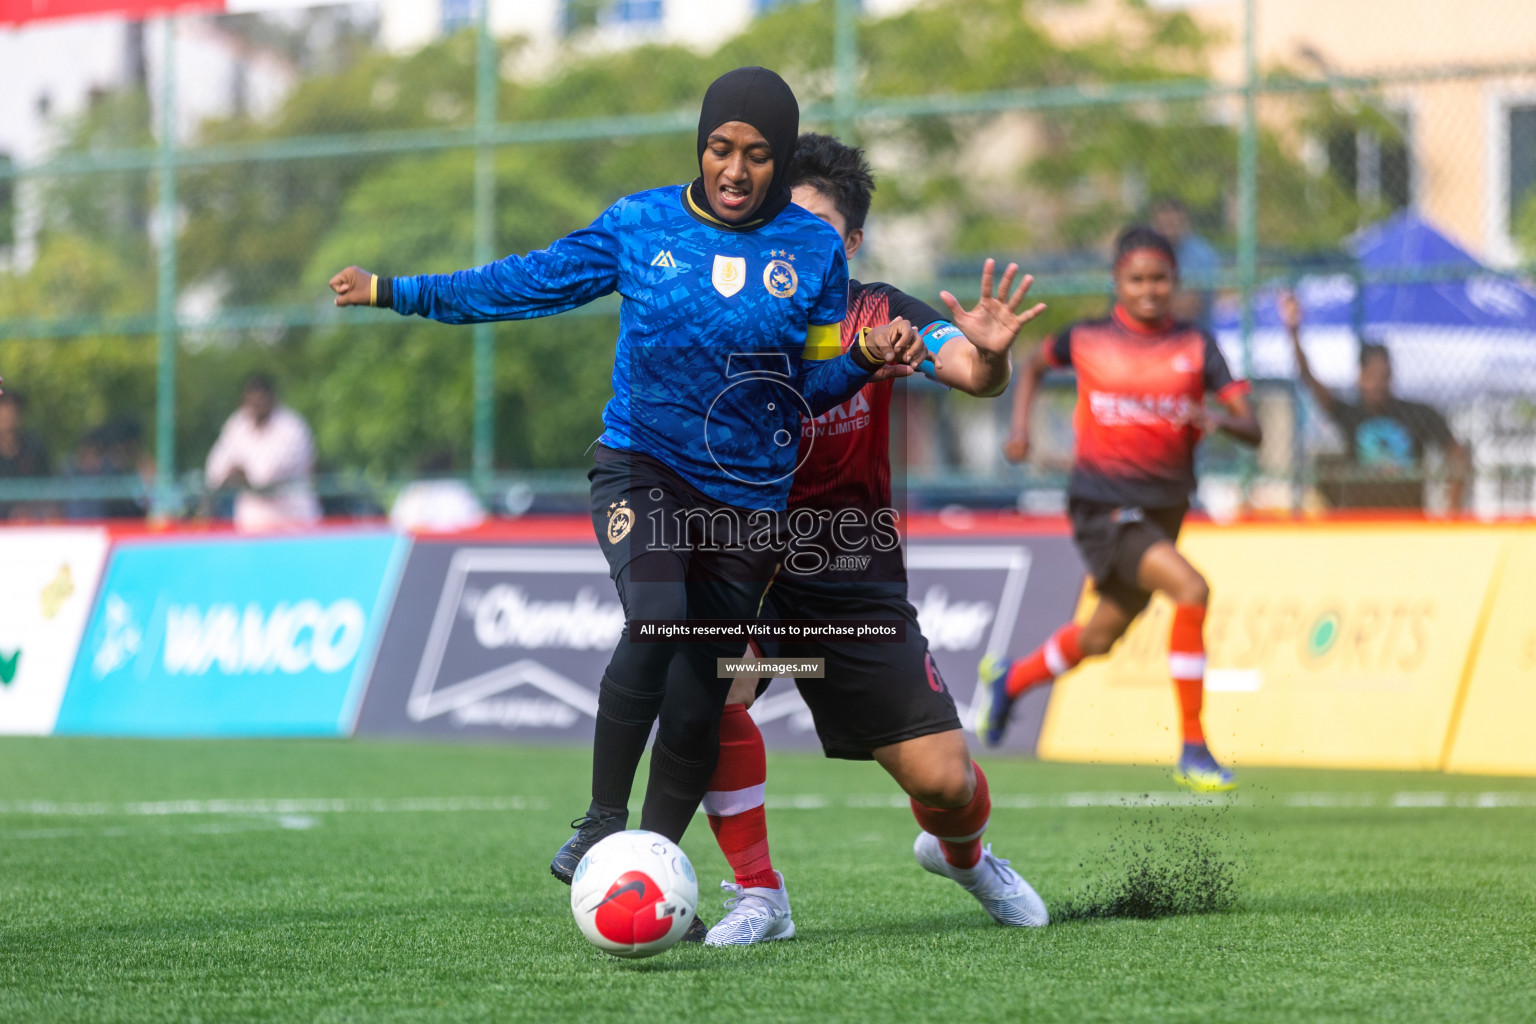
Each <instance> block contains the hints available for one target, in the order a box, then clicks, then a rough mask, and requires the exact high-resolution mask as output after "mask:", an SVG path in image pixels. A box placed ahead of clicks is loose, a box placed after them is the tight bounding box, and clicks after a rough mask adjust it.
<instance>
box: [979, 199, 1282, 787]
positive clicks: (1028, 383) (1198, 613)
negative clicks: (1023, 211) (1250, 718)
mask: <svg viewBox="0 0 1536 1024" xmlns="http://www.w3.org/2000/svg"><path fill="white" fill-rule="evenodd" d="M1114 280H1115V306H1114V309H1113V310H1112V311H1111V313H1110V315H1109V316H1107V317H1104V318H1103V319H1100V320H1090V321H1087V322H1084V323H1078V324H1073V325H1071V326H1070V327H1067V328H1066V329H1065V330H1063V331H1061V332H1060V333H1059V334H1057V335H1056V336H1055V337H1052V338H1047V339H1046V342H1045V345H1044V347H1043V348H1041V349H1040V350H1039V351H1037V352H1036V353H1035V356H1034V358H1033V359H1032V360H1031V361H1030V363H1029V365H1028V367H1026V368H1025V371H1024V372H1023V373H1022V374H1021V375H1020V379H1019V383H1018V391H1017V393H1016V395H1015V398H1014V406H1013V429H1012V432H1011V434H1010V436H1009V439H1008V444H1007V448H1006V449H1005V450H1006V453H1007V456H1008V458H1010V459H1012V460H1013V461H1015V462H1017V461H1018V460H1020V459H1023V458H1025V457H1026V456H1027V455H1028V454H1029V414H1030V408H1031V406H1032V405H1033V403H1034V397H1035V394H1036V392H1037V391H1038V389H1039V385H1040V380H1041V378H1043V377H1044V376H1045V374H1046V372H1047V371H1048V370H1050V369H1051V368H1053V367H1055V368H1066V367H1069V366H1070V367H1072V368H1073V369H1074V370H1076V371H1077V413H1076V416H1075V421H1074V425H1075V427H1076V431H1077V452H1076V458H1075V459H1074V461H1073V464H1072V480H1071V483H1070V484H1069V485H1068V488H1067V497H1068V510H1069V513H1070V515H1071V518H1072V539H1073V541H1074V542H1076V544H1077V549H1078V551H1079V552H1080V553H1081V554H1082V556H1083V561H1084V562H1086V563H1087V565H1088V569H1089V571H1090V572H1091V573H1092V574H1093V582H1094V587H1095V589H1097V591H1098V595H1099V602H1098V605H1097V606H1096V607H1095V608H1094V610H1093V614H1092V616H1090V617H1089V619H1088V622H1087V623H1086V624H1084V625H1081V626H1079V625H1078V624H1077V623H1075V622H1068V623H1067V624H1065V625H1063V626H1062V627H1061V628H1059V629H1057V630H1056V632H1055V633H1053V634H1052V635H1051V638H1050V639H1049V640H1047V641H1046V642H1045V644H1044V645H1042V646H1041V647H1040V648H1039V649H1037V650H1036V651H1034V652H1033V653H1032V654H1030V655H1028V656H1027V657H1024V658H1020V659H1018V660H1017V661H1012V662H1009V661H1003V660H999V659H996V658H993V657H991V656H990V655H989V656H988V657H986V658H983V659H982V662H981V665H980V666H979V669H978V672H979V675H980V682H981V685H982V687H983V689H984V690H985V695H984V697H983V700H982V706H981V712H980V713H979V714H978V716H977V723H976V731H977V733H978V734H980V736H981V738H982V741H983V742H984V743H986V744H987V745H988V746H996V745H997V744H998V743H1000V742H1001V741H1002V738H1003V732H1004V730H1005V729H1006V728H1007V726H1008V718H1009V716H1010V714H1011V713H1012V711H1013V705H1014V702H1015V701H1016V700H1018V698H1019V697H1020V696H1022V695H1023V693H1024V692H1025V691H1026V690H1028V689H1029V688H1030V687H1032V686H1038V685H1041V684H1043V683H1048V682H1050V681H1052V680H1053V679H1055V678H1057V677H1059V676H1061V675H1063V674H1065V673H1066V672H1069V671H1071V670H1072V668H1073V667H1075V666H1076V665H1077V664H1078V663H1079V662H1080V661H1082V660H1083V659H1084V658H1091V657H1095V656H1098V655H1102V654H1107V653H1108V652H1109V649H1110V648H1111V647H1113V646H1114V644H1115V641H1117V640H1119V639H1120V637H1122V636H1124V635H1125V631H1126V630H1127V629H1129V628H1130V625H1131V623H1132V622H1133V621H1135V619H1136V616H1138V615H1140V614H1141V613H1142V611H1143V610H1144V609H1145V608H1146V607H1147V602H1149V601H1150V600H1151V599H1152V593H1153V591H1162V592H1163V594H1164V595H1166V596H1167V597H1168V598H1169V599H1170V600H1171V601H1172V602H1173V630H1172V633H1171V635H1170V636H1169V638H1168V670H1169V673H1170V674H1171V675H1172V676H1173V682H1174V691H1175V695H1176V697H1177V699H1178V705H1179V711H1180V720H1181V723H1182V728H1183V738H1184V745H1183V752H1182V753H1181V754H1180V756H1179V764H1178V768H1177V770H1176V771H1175V772H1174V775H1173V777H1174V781H1176V782H1178V783H1179V784H1180V785H1184V786H1188V787H1189V788H1191V789H1194V790H1197V791H1201V792H1214V791H1219V790H1227V789H1232V788H1233V787H1234V786H1236V785H1237V783H1236V782H1235V781H1234V779H1233V776H1232V773H1231V772H1230V771H1229V770H1227V769H1226V768H1223V767H1222V766H1221V765H1220V764H1218V763H1217V762H1216V759H1215V758H1214V757H1213V756H1212V755H1211V751H1210V748H1208V747H1207V746H1206V743H1205V733H1204V729H1203V726H1202V723H1201V720H1200V711H1201V708H1202V706H1203V704H1204V694H1205V610H1206V606H1207V605H1208V604H1209V603H1210V599H1211V588H1210V586H1209V585H1208V584H1207V583H1206V582H1205V577H1204V576H1202V575H1200V572H1199V570H1197V569H1196V568H1195V567H1194V566H1192V565H1190V564H1189V562H1188V561H1186V560H1185V558H1184V556H1183V555H1182V554H1180V553H1179V550H1178V548H1177V547H1175V546H1174V542H1175V541H1176V540H1178V536H1179V528H1180V526H1181V525H1182V524H1183V522H1184V516H1185V514H1186V513H1187V512H1188V511H1189V496H1190V494H1191V493H1192V492H1193V491H1194V489H1195V446H1196V445H1198V444H1199V443H1200V439H1201V437H1203V436H1204V435H1206V434H1208V433H1210V432H1211V431H1213V430H1220V431H1221V432H1222V433H1224V434H1227V435H1229V436H1231V437H1234V438H1236V439H1237V440H1239V441H1241V442H1243V443H1244V444H1250V445H1255V446H1256V445H1258V443H1259V441H1260V438H1261V431H1260V430H1259V421H1258V420H1257V419H1256V418H1255V417H1254V415H1253V410H1252V408H1251V407H1250V406H1249V403H1248V392H1249V390H1250V389H1249V386H1248V382H1247V381H1243V380H1235V379H1233V377H1232V371H1231V370H1229V369H1228V368H1227V361H1226V359H1224V358H1223V357H1222V355H1221V350H1220V349H1219V348H1217V347H1216V339H1214V338H1212V337H1211V336H1210V334H1209V333H1207V332H1206V331H1202V330H1200V329H1199V328H1198V327H1196V326H1194V325H1193V324H1190V323H1187V322H1183V321H1180V320H1178V319H1177V318H1175V317H1174V315H1173V296H1174V292H1175V289H1177V287H1178V280H1179V262H1178V258H1177V257H1176V256H1175V255H1174V250H1173V244H1172V243H1171V242H1169V241H1168V239H1166V238H1164V237H1163V236H1162V235H1160V234H1158V233H1157V232H1155V231H1153V230H1152V229H1151V228H1148V227H1143V226H1141V225H1136V226H1133V227H1129V228H1126V229H1125V230H1124V231H1122V232H1120V237H1119V238H1118V239H1117V240H1116V242H1115V275H1114ZM1207 393H1211V394H1214V395H1215V397H1216V401H1217V402H1219V403H1220V404H1221V405H1222V407H1223V411H1222V412H1220V413H1214V412H1210V411H1208V410H1207V409H1206V405H1205V400H1206V395H1207Z"/></svg>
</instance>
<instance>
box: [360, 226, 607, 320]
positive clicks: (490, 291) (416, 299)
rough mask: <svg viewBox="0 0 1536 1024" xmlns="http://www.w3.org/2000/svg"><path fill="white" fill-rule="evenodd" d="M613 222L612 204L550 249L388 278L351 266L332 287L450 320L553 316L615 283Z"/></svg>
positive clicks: (373, 302)
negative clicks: (445, 271) (448, 270)
mask: <svg viewBox="0 0 1536 1024" xmlns="http://www.w3.org/2000/svg"><path fill="white" fill-rule="evenodd" d="M616 220H617V218H616V215H615V213H614V208H612V207H610V208H609V209H608V210H607V211H605V212H604V213H603V215H602V216H601V217H599V218H598V219H597V220H596V221H594V222H593V223H592V224H591V225H590V226H588V227H585V228H582V229H581V230H580V231H575V232H572V233H571V234H569V235H566V236H565V237H564V238H561V239H559V240H557V241H555V242H554V243H553V244H551V245H550V246H549V247H548V248H545V249H536V250H534V251H533V252H530V253H529V254H528V255H526V256H515V255H514V256H508V257H506V258H505V259H500V260H497V261H496V262H494V263H487V264H486V265H485V266H483V267H474V268H471V269H469V270H459V271H455V272H453V273H451V274H422V275H419V276H415V277H383V276H380V275H378V274H372V273H369V272H368V271H366V270H363V269H362V268H361V267H348V268H347V269H345V270H343V271H341V272H340V273H338V274H336V276H334V277H332V278H331V281H330V285H331V291H333V292H335V293H336V305H338V306H381V307H384V308H386V309H393V310H394V311H395V312H396V313H399V314H401V315H402V316H411V315H415V316H423V317H426V318H428V319H430V320H437V321H440V322H442V323H445V324H473V323H485V322H488V321H493V320H526V319H531V318H533V317H540V316H551V315H553V314H555V313H563V312H565V311H567V310H571V309H575V308H576V307H577V306H581V305H585V304H586V303H588V302H591V301H592V300H593V299H596V298H599V297H601V296H603V295H607V294H608V293H609V292H612V291H613V290H614V289H615V288H617V287H618V281H619V241H618V238H617V233H616V231H615V229H614V223H615V221H616Z"/></svg>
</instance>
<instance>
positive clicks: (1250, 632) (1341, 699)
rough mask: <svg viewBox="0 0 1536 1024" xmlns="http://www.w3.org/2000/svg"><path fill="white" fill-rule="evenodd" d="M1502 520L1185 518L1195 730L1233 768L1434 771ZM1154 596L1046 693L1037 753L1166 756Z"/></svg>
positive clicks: (1160, 615) (1159, 607)
mask: <svg viewBox="0 0 1536 1024" xmlns="http://www.w3.org/2000/svg"><path fill="white" fill-rule="evenodd" d="M1510 536H1511V533H1510V531H1509V530H1507V529H1502V528H1495V527H1479V526H1449V525H1436V524H1401V525H1399V524H1382V523H1372V524H1339V525H1326V526H1319V525H1307V526H1300V525H1297V526H1292V525H1285V526H1280V525H1273V526H1271V525H1244V526H1236V527H1217V526H1211V525H1203V524H1194V525H1191V526H1190V528H1189V529H1188V530H1187V531H1186V532H1185V534H1184V535H1183V536H1182V537H1181V539H1180V541H1179V547H1180V549H1181V550H1182V551H1183V552H1184V553H1185V555H1186V556H1187V557H1188V558H1189V560H1190V561H1191V562H1193V563H1194V564H1195V566H1197V567H1198V568H1199V569H1200V570H1201V571H1202V572H1203V573H1204V574H1205V576H1206V578H1207V580H1209V581H1210V584H1211V592H1212V598H1211V606H1210V612H1209V613H1208V616H1207V619H1206V651H1207V656H1208V665H1209V668H1208V672H1207V676H1206V697H1205V715H1204V721H1205V731H1206V736H1207V739H1208V740H1209V742H1210V745H1211V749H1212V751H1213V752H1214V753H1215V754H1216V755H1217V757H1218V758H1224V759H1230V760H1231V761H1232V762H1233V763H1234V764H1235V765H1237V766H1241V765H1243V764H1284V765H1315V766H1318V767H1324V766H1327V767H1352V768H1406V769H1437V768H1439V767H1440V766H1441V762H1442V758H1443V756H1444V752H1445V748H1446V742H1447V730H1448V727H1449V726H1450V722H1451V716H1452V712H1453V709H1454V708H1455V707H1456V705H1457V699H1458V694H1459V693H1460V692H1461V690H1462V685H1463V681H1464V678H1465V676H1466V674H1467V672H1468V670H1469V657H1470V654H1471V652H1472V649H1473V642H1474V638H1475V636H1476V634H1477V632H1478V626H1479V623H1480V621H1481V619H1482V617H1483V614H1484V609H1485V604H1486V602H1487V598H1488V594H1489V586H1490V582H1491V581H1492V579H1493V575H1494V570H1495V568H1496V566H1497V565H1498V564H1499V560H1500V557H1501V553H1502V551H1503V549H1504V547H1505V545H1506V542H1507V541H1508V539H1509V538H1510ZM1171 615H1172V609H1171V607H1170V606H1169V604H1168V603H1167V602H1166V601H1165V600H1163V599H1161V598H1159V599H1158V600H1156V601H1154V603H1153V604H1152V606H1151V607H1150V608H1148V610H1147V611H1146V612H1145V613H1144V614H1143V615H1142V616H1141V618H1140V619H1139V620H1138V621H1137V622H1136V623H1135V624H1134V625H1133V626H1132V627H1131V630H1130V632H1128V633H1127V634H1126V636H1125V637H1124V638H1123V639H1122V640H1121V642H1120V643H1119V644H1118V645H1117V646H1116V647H1115V649H1114V650H1113V651H1111V652H1110V654H1109V655H1108V656H1106V657H1104V658H1100V659H1096V660H1093V661H1089V662H1085V663H1084V664H1083V665H1082V666H1080V667H1079V668H1078V669H1077V670H1076V671H1074V672H1072V673H1070V674H1068V675H1067V676H1065V677H1063V678H1062V679H1061V680H1060V681H1058V683H1057V684H1056V687H1055V692H1054V693H1053V695H1052V697H1051V702H1050V706H1049V708H1048V710H1047V712H1046V718H1045V725H1044V729H1043V731H1042V733H1041V736H1040V745H1039V751H1040V756H1041V757H1042V758H1046V759H1054V760H1064V761H1118V762H1127V761H1133V762H1142V763H1158V762H1163V763H1169V762H1172V761H1173V759H1174V758H1175V756H1176V755H1177V753H1178V748H1179V730H1178V714H1177V708H1176V704H1175V698H1174V692H1173V684H1172V682H1171V681H1170V677H1169V674H1168V667H1167V654H1168V632H1169V628H1170V623H1171Z"/></svg>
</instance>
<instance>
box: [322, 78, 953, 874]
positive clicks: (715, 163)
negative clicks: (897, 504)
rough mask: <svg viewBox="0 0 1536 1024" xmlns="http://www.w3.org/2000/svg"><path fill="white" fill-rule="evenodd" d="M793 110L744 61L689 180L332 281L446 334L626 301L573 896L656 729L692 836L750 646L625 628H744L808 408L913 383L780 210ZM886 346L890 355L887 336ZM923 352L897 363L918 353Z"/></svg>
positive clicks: (785, 204)
mask: <svg viewBox="0 0 1536 1024" xmlns="http://www.w3.org/2000/svg"><path fill="white" fill-rule="evenodd" d="M798 130H799V107H798V104H797V103H796V101H795V97H794V93H793V92H791V91H790V88H789V86H788V85H787V84H785V82H784V81H783V79H781V78H780V77H779V76H778V75H776V74H775V73H773V72H772V71H769V70H767V69H765V68H739V69H737V70H735V71H732V72H730V73H728V74H726V75H723V76H721V77H720V78H719V79H717V80H716V81H715V82H714V83H713V84H712V85H711V86H710V87H709V90H708V91H707V93H706V94H705V97H704V103H703V109H702V112H701V114H700V117H699V131H698V156H699V170H700V174H699V177H698V178H697V179H695V180H694V181H693V183H692V184H690V185H686V186H676V185H674V186H669V187H664V188H659V189H653V190H651V191H648V192H641V193H638V194H635V195H632V196H628V197H626V198H624V199H620V200H619V201H618V202H616V203H614V204H613V205H612V206H611V207H609V208H608V209H607V210H606V211H604V212H603V214H602V215H601V216H600V217H598V219H597V220H596V221H594V222H593V223H592V225H591V226H590V227H587V228H584V229H582V230H580V231H576V232H574V233H572V234H570V235H567V236H566V237H565V238H562V239H559V240H557V241H556V242H554V243H552V244H551V245H550V246H549V247H548V248H547V249H542V250H537V251H535V252H531V253H529V254H528V255H527V256H508V257H507V258H505V259H503V260H499V261H497V262H495V263H492V264H489V265H487V266H484V267H479V268H476V269H473V270H461V271H458V272H456V273H452V274H442V275H433V274H428V275H423V276H420V277H394V278H389V277H381V276H377V275H374V274H370V273H368V272H367V271H364V270H362V269H360V268H357V267H349V268H348V269H346V270H344V271H342V272H341V273H339V274H337V275H336V276H335V277H334V278H332V279H331V288H332V290H333V291H335V292H336V295H337V298H336V302H337V304H338V305H378V306H387V307H389V308H391V309H393V310H394V311H395V312H397V313H401V314H404V315H410V314H416V315H419V316H425V317H430V318H431V319H434V320H440V321H442V322H444V323H455V324H462V323H478V322H484V321H489V320H511V319H523V318H530V317H538V316H548V315H550V314H554V313H560V312H563V311H565V310H569V309H574V308H575V307H577V306H580V305H582V304H583V303H586V302H590V301H591V300H593V299H595V298H598V297H599V296H602V295H606V294H608V293H610V292H614V291H617V292H619V294H620V295H622V296H623V299H624V301H623V303H622V305H621V306H620V311H619V337H618V349H617V353H616V358H615V359H614V366H613V398H612V399H611V400H610V401H609V402H608V404H607V406H606V407H605V408H604V410H603V424H604V428H605V429H604V430H603V433H602V436H601V437H599V438H598V446H597V450H596V453H595V462H596V465H595V466H594V467H593V469H592V471H591V473H590V474H589V479H590V480H591V482H592V491H591V497H592V521H593V527H594V529H595V530H596V532H597V536H598V540H599V542H600V546H601V547H602V549H603V553H604V554H605V555H606V556H607V558H608V562H609V566H610V572H611V575H612V577H613V580H614V583H615V585H616V587H617V588H618V592H619V598H620V600H621V601H622V603H623V605H624V612H625V619H626V626H625V631H624V634H623V635H622V637H621V638H620V640H619V643H618V646H617V648H616V649H615V651H614V654H613V658H612V660H611V661H610V662H609V664H608V668H607V670H606V671H605V672H604V674H603V680H602V685H601V689H600V691H599V695H598V715H597V727H596V728H597V734H596V737H595V739H594V746H593V759H592V803H591V806H590V807H589V808H588V810H587V813H586V814H585V815H584V816H583V817H582V818H580V819H578V821H577V822H575V823H573V827H574V828H576V834H575V835H573V836H572V837H571V838H570V840H569V841H568V842H567V843H566V844H565V845H564V846H563V847H562V848H561V850H560V852H559V853H558V854H557V855H556V856H555V859H554V862H553V863H552V864H551V865H550V868H551V871H553V873H554V874H555V875H556V877H558V878H560V879H561V880H562V881H565V882H569V881H570V878H571V874H572V872H573V871H574V869H575V867H576V864H577V862H578V861H579V860H580V859H581V856H582V854H583V853H585V852H586V850H587V849H588V848H589V847H591V845H592V844H593V843H595V842H597V841H598V840H599V839H602V838H603V837H604V836H607V835H610V834H612V833H614V832H617V831H621V830H622V829H624V828H625V827H626V825H627V821H628V811H627V806H628V803H629V796H630V790H631V787H632V785H633V782H634V775H635V771H636V768H637V766H638V765H639V761H640V757H641V755H642V754H643V752H644V750H645V744H646V741H647V739H648V737H649V734H650V731H651V727H652V725H653V724H655V723H657V722H658V719H659V728H658V732H657V738H656V742H655V745H654V747H653V749H652V751H651V770H650V781H649V784H648V786H647V789H646V795H645V803H644V806H643V810H642V813H641V826H642V827H643V828H647V829H651V830H654V831H657V832H660V833H662V834H663V835H665V836H667V837H669V838H671V839H673V840H674V841H676V840H678V839H680V838H681V837H682V835H683V832H684V830H685V829H686V828H687V825H688V823H689V821H690V820H691V819H692V817H693V814H694V812H695V810H696V809H697V807H698V804H699V801H700V799H701V798H702V797H703V795H704V792H705V790H706V788H707V786H708V783H709V779H710V775H711V773H712V771H713V769H714V764H715V758H716V756H717V753H718V741H717V730H718V727H719V719H720V710H721V706H722V705H723V703H724V701H725V696H726V692H727V690H728V689H729V686H730V681H729V680H722V679H718V678H716V672H715V660H716V658H718V657H733V656H736V655H739V654H740V651H741V645H740V642H739V641H735V642H730V641H721V642H720V643H699V642H688V643H678V642H651V641H645V640H638V639H637V638H636V635H635V633H634V632H633V630H632V629H631V626H630V623H632V622H633V620H635V619H645V620H682V619H688V618H693V619H699V618H711V619H737V620H741V619H750V618H753V617H755V615H756V613H757V609H758V605H759V603H760V601H761V598H762V595H763V592H764V589H765V588H766V586H767V583H768V581H769V579H770V578H771V576H772V574H773V572H774V567H775V565H776V564H777V563H778V561H779V559H780V548H781V544H779V542H778V540H777V513H780V512H782V511H783V509H784V507H785V503H786V500H787V497H788V494H789V487H790V481H791V478H792V477H793V474H794V469H795V465H796V460H797V445H798V440H799V436H800V421H801V416H802V414H808V415H817V414H820V413H822V412H824V411H826V410H827V409H830V408H832V407H833V406H836V405H837V404H838V403H840V402H842V401H844V400H845V399H847V398H848V397H849V396H850V395H853V394H854V393H855V392H857V391H858V390H859V389H860V388H861V387H863V386H864V385H865V384H866V383H868V382H869V381H870V380H871V378H872V376H875V377H884V376H905V375H906V374H909V373H911V372H912V371H911V369H910V367H908V366H907V365H905V363H896V362H893V364H892V365H889V366H886V365H884V361H885V358H886V357H889V358H891V359H892V360H895V358H896V353H895V351H894V350H891V351H889V352H885V353H880V354H877V353H879V350H878V349H877V348H873V347H871V346H861V347H860V348H857V349H855V350H854V351H852V352H850V353H844V352H843V351H842V346H841V343H840V329H839V324H840V323H841V321H842V319H843V316H844V313H845V310H846V305H847V292H848V267H847V261H846V259H845V257H844V254H843V245H842V240H841V239H840V238H838V236H837V233H836V232H835V231H833V230H832V229H831V228H830V227H828V226H827V225H826V223H825V222H823V221H822V220H821V219H820V218H818V217H815V216H813V215H812V214H810V213H807V212H806V211H805V210H803V209H801V208H800V207H798V206H795V205H793V204H792V203H791V202H790V190H789V188H788V186H787V184H786V176H787V173H788V169H789V162H790V159H791V158H792V157H793V155H794V149H795V140H796V136H797V133H798ZM876 344H878V343H876ZM921 352H922V346H921V345H920V344H915V343H914V345H913V347H912V350H911V352H910V354H909V355H908V356H907V358H911V359H914V360H917V359H921V358H922V356H921Z"/></svg>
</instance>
